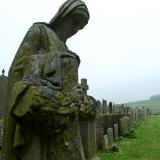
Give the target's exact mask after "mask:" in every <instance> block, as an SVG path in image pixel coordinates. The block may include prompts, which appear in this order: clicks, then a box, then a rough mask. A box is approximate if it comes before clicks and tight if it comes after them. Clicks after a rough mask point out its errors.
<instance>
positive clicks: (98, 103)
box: [97, 100, 103, 114]
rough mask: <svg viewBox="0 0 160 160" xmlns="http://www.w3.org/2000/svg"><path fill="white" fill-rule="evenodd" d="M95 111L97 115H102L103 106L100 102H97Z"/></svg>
mask: <svg viewBox="0 0 160 160" xmlns="http://www.w3.org/2000/svg"><path fill="white" fill-rule="evenodd" d="M97 111H98V114H103V106H102V103H101V101H100V100H98V101H97Z"/></svg>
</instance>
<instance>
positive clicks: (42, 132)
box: [1, 0, 96, 160]
mask: <svg viewBox="0 0 160 160" xmlns="http://www.w3.org/2000/svg"><path fill="white" fill-rule="evenodd" d="M88 20H89V12H88V9H87V7H86V5H85V3H84V2H82V1H81V0H68V1H66V2H65V3H64V4H63V5H62V6H61V7H60V9H59V11H58V13H57V14H56V15H55V16H54V17H53V19H52V20H51V21H50V22H49V24H47V23H39V22H38V23H35V24H33V26H31V28H30V29H29V31H28V32H27V34H26V36H25V38H24V40H23V42H22V44H21V45H20V47H19V49H18V51H17V54H16V56H15V58H14V61H13V63H12V66H11V68H10V71H9V80H8V81H9V84H8V88H9V90H8V102H7V111H6V112H7V114H6V117H5V129H4V138H3V146H2V158H1V159H2V160H85V157H84V151H83V147H82V143H81V136H80V131H79V124H78V120H79V119H81V118H84V119H92V118H94V117H95V105H96V102H95V100H94V99H93V98H92V97H91V96H88V95H86V94H84V92H83V89H82V88H81V85H79V84H78V67H79V63H80V59H79V57H78V55H77V54H76V53H74V52H72V51H70V50H69V49H68V47H67V46H66V41H67V39H68V38H70V37H71V36H73V35H74V34H75V33H77V31H78V30H80V29H82V28H83V27H84V26H85V25H86V24H87V23H88Z"/></svg>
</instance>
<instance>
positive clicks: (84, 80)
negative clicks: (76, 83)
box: [81, 78, 89, 94]
mask: <svg viewBox="0 0 160 160" xmlns="http://www.w3.org/2000/svg"><path fill="white" fill-rule="evenodd" d="M81 86H82V89H83V91H84V94H87V90H88V89H89V86H88V85H87V79H85V78H83V79H81Z"/></svg>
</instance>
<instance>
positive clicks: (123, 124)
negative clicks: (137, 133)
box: [119, 116, 129, 136]
mask: <svg viewBox="0 0 160 160" xmlns="http://www.w3.org/2000/svg"><path fill="white" fill-rule="evenodd" d="M128 127H129V117H128V116H124V117H122V118H121V119H120V120H119V128H120V133H121V135H122V136H123V135H124V134H125V132H126V131H127V130H128Z"/></svg>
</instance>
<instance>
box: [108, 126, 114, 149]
mask: <svg viewBox="0 0 160 160" xmlns="http://www.w3.org/2000/svg"><path fill="white" fill-rule="evenodd" d="M107 136H108V145H109V148H110V149H111V148H112V144H113V128H108V129H107Z"/></svg>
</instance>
